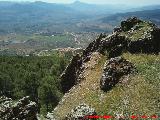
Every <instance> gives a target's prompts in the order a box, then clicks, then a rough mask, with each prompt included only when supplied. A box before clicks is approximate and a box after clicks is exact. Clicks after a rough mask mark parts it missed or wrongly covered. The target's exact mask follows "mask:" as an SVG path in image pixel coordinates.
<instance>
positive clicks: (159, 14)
mask: <svg viewBox="0 0 160 120" xmlns="http://www.w3.org/2000/svg"><path fill="white" fill-rule="evenodd" d="M147 8H148V9H150V10H141V11H135V12H126V13H117V14H113V15H110V16H107V17H104V18H102V19H101V21H102V22H103V23H110V24H115V25H116V24H117V23H118V21H120V20H124V19H126V18H128V17H131V16H136V17H139V18H141V19H143V20H150V21H152V22H154V23H156V24H157V25H160V6H159V9H154V10H153V8H154V7H151V6H150V7H143V8H142V9H147ZM155 8H157V7H155Z"/></svg>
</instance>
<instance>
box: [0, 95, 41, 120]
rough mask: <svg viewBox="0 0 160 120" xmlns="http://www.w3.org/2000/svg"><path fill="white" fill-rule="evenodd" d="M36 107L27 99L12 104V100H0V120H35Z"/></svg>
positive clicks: (2, 98) (4, 98) (3, 98)
mask: <svg viewBox="0 0 160 120" xmlns="http://www.w3.org/2000/svg"><path fill="white" fill-rule="evenodd" d="M37 112H38V107H37V105H36V103H35V102H32V101H30V100H29V97H28V96H27V97H24V98H22V99H20V100H19V101H18V102H17V103H14V102H13V101H12V99H10V98H6V97H4V96H2V97H1V98H0V118H1V119H2V120H37Z"/></svg>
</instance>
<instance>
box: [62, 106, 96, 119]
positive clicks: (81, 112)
mask: <svg viewBox="0 0 160 120" xmlns="http://www.w3.org/2000/svg"><path fill="white" fill-rule="evenodd" d="M90 115H96V112H95V110H94V109H93V108H91V107H90V106H88V105H86V104H81V105H79V106H77V107H75V108H74V109H73V110H72V111H71V113H69V114H68V115H67V116H66V118H65V120H94V119H89V118H87V116H90Z"/></svg>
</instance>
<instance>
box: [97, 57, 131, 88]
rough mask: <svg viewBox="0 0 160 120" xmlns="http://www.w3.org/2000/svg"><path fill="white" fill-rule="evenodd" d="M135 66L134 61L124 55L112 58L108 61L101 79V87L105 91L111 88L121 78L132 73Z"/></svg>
mask: <svg viewBox="0 0 160 120" xmlns="http://www.w3.org/2000/svg"><path fill="white" fill-rule="evenodd" d="M133 71H134V66H133V64H132V63H130V62H129V61H127V60H126V59H124V58H122V57H115V58H111V59H110V60H109V61H107V62H106V64H105V65H104V69H103V74H102V78H101V80H100V88H101V89H102V90H104V91H108V90H110V89H111V88H112V87H113V86H115V85H116V84H117V83H118V82H119V81H120V79H121V78H122V77H123V76H125V75H128V74H130V73H132V72H133Z"/></svg>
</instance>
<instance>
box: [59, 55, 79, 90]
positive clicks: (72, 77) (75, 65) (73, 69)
mask: <svg viewBox="0 0 160 120" xmlns="http://www.w3.org/2000/svg"><path fill="white" fill-rule="evenodd" d="M81 66H82V58H81V57H80V55H79V54H77V55H76V56H74V57H73V59H72V60H71V62H70V64H69V65H68V66H67V68H66V70H65V71H64V72H63V74H62V75H61V86H62V91H63V92H64V93H66V92H67V91H68V90H70V89H71V88H72V87H73V86H74V85H75V84H76V81H77V78H78V76H79V74H80V70H81V69H80V68H81Z"/></svg>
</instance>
